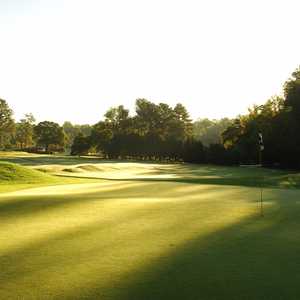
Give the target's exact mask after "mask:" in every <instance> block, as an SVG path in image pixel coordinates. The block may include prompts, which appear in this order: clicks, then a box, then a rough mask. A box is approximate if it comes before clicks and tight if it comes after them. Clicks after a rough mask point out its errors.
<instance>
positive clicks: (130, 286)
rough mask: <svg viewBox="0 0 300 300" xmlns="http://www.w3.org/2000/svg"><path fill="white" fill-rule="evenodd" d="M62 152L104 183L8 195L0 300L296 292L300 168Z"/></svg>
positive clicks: (0, 234) (0, 217)
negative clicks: (119, 159)
mask: <svg viewBox="0 0 300 300" xmlns="http://www.w3.org/2000/svg"><path fill="white" fill-rule="evenodd" d="M39 159H42V158H39ZM53 159H54V160H55V163H54V161H53V164H51V158H47V159H46V161H45V162H44V163H42V164H41V165H38V164H32V165H31V167H34V168H40V167H43V168H46V169H47V170H48V173H46V174H43V175H49V174H52V172H51V170H54V169H51V168H52V167H53V166H56V170H55V171H53V173H55V174H56V173H57V172H58V173H59V175H61V176H63V177H55V178H58V179H61V180H65V178H67V177H65V176H66V175H68V174H69V175H71V176H79V177H78V178H73V179H72V180H74V182H73V183H75V181H76V180H79V181H78V183H80V182H81V181H80V180H81V177H84V176H86V177H92V178H96V179H95V180H96V181H95V182H91V181H89V182H85V183H83V184H82V183H80V184H76V183H75V184H64V185H51V186H44V187H36V188H33V189H27V190H19V191H14V192H9V193H2V194H0V270H1V272H0V287H1V289H0V299H123V300H125V299H126V300H127V299H128V300H129V299H130V300H132V299H133V300H134V299H139V300H140V299H205V300H206V299H230V300H231V299H255V300H256V299H298V298H299V294H300V287H299V279H300V278H299V277H300V275H299V274H300V273H299V263H300V262H299V260H298V253H299V251H300V221H299V220H300V219H299V216H300V190H299V189H298V188H297V187H298V174H296V173H289V172H281V171H280V172H279V171H272V170H260V169H257V170H255V169H243V168H225V167H224V168H219V167H215V166H194V165H168V164H161V165H160V164H138V163H128V162H125V163H119V164H118V163H111V162H103V163H102V164H101V162H99V161H96V162H94V161H85V163H84V162H83V161H82V160H81V159H79V160H77V161H76V160H75V161H74V162H73V164H71V163H70V162H67V163H61V164H57V159H60V158H53ZM64 159H65V160H67V158H64ZM73 160H74V158H73ZM49 161H50V163H49ZM26 164H27V166H28V165H29V163H28V162H27V163H26ZM84 164H87V165H86V166H85V167H83V168H79V169H81V171H80V172H78V173H76V172H73V173H72V172H68V171H67V172H65V171H63V169H65V168H69V169H72V168H78V166H82V165H84ZM57 166H60V167H61V168H60V169H59V170H58V169H57ZM91 166H93V168H91ZM261 175H264V177H267V178H265V179H264V180H267V182H268V186H269V187H266V188H265V190H264V205H265V206H264V208H265V215H264V217H261V216H260V213H259V203H258V200H259V195H260V190H259V188H257V187H254V186H255V184H258V183H260V180H261V177H260V176H261ZM49 176H50V175H49ZM99 178H106V180H99ZM269 178H271V179H269ZM286 178H289V180H288V184H283V183H284V182H285V181H286V180H287V179H286ZM291 178H293V180H292V181H291ZM67 179H69V180H70V179H71V178H67ZM107 179H108V180H107ZM225 179H226V180H225ZM246 179H247V180H246ZM268 180H269V181H268ZM266 185H267V184H266ZM32 186H34V185H32ZM282 186H286V187H289V188H288V189H287V188H284V189H283V188H281V187H282Z"/></svg>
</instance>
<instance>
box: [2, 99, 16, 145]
mask: <svg viewBox="0 0 300 300" xmlns="http://www.w3.org/2000/svg"><path fill="white" fill-rule="evenodd" d="M14 130H15V122H14V119H13V111H12V110H11V109H10V108H9V106H8V104H7V102H6V101H5V100H3V99H0V148H2V149H3V148H5V147H7V146H9V145H10V141H11V138H12V135H13V133H14Z"/></svg>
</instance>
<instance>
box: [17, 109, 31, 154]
mask: <svg viewBox="0 0 300 300" xmlns="http://www.w3.org/2000/svg"><path fill="white" fill-rule="evenodd" d="M34 123H35V118H34V116H33V115H32V114H26V115H25V117H24V118H23V119H21V120H20V122H18V123H17V125H16V136H15V141H16V144H17V146H19V147H20V148H21V149H25V148H27V147H31V146H32V145H33V129H34Z"/></svg>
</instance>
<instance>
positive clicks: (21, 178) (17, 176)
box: [0, 161, 54, 184]
mask: <svg viewBox="0 0 300 300" xmlns="http://www.w3.org/2000/svg"><path fill="white" fill-rule="evenodd" d="M53 180H54V178H53V177H52V176H51V175H48V174H45V173H43V172H40V171H37V170H33V169H30V168H27V167H23V166H20V165H17V164H13V163H8V162H1V161H0V183H1V184H7V183H12V184H13V183H41V182H51V181H53Z"/></svg>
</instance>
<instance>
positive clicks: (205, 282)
mask: <svg viewBox="0 0 300 300" xmlns="http://www.w3.org/2000/svg"><path fill="white" fill-rule="evenodd" d="M279 210H280V212H279ZM299 214H300V209H299V208H297V210H296V211H294V212H291V211H290V210H289V209H287V208H286V207H282V206H277V207H276V206H275V207H274V208H273V209H271V210H269V211H268V213H267V214H266V216H265V218H264V219H261V218H260V217H258V216H254V217H250V218H247V219H245V220H243V221H241V222H238V223H236V224H234V225H233V226H230V227H228V228H225V229H224V230H220V231H218V232H216V233H213V234H211V235H209V236H207V237H205V238H197V237H196V238H195V239H193V240H191V241H189V242H187V243H185V244H184V245H181V246H179V247H176V246H174V249H173V250H172V251H171V252H170V253H169V254H168V255H165V256H162V257H160V258H159V259H157V260H156V261H154V262H152V263H151V264H149V265H148V266H147V267H145V268H143V269H141V270H138V271H137V272H136V273H133V274H131V275H130V276H129V278H128V279H126V280H125V282H127V283H126V284H124V286H122V285H121V286H120V288H119V290H118V291H114V292H113V293H112V299H122V300H138V299H157V300H158V299H161V300H163V299H173V300H174V299H207V300H208V299H220V300H224V299H229V300H232V299H253V300H256V299H295V300H296V299H299V295H300V286H299V280H300V273H299V267H300V260H299V259H298V253H299V251H300V239H299V238H300V234H299V232H300V226H299V222H298V221H296V218H298V216H299ZM295 221H296V222H295ZM182 225H183V226H184V224H182ZM95 295H99V293H98V292H97V290H93V289H92V290H91V294H90V299H93V297H94V296H95Z"/></svg>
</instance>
